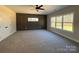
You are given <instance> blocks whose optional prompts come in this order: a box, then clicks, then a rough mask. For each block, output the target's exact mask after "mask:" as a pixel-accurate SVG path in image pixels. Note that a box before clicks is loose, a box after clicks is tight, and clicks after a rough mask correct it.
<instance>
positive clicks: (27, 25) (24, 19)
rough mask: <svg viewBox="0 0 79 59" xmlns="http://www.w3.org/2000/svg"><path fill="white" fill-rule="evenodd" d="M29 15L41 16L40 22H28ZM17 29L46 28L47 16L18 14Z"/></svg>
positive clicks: (30, 15)
mask: <svg viewBox="0 0 79 59" xmlns="http://www.w3.org/2000/svg"><path fill="white" fill-rule="evenodd" d="M28 17H33V18H34V17H36V18H39V21H38V22H28ZM16 24H17V30H33V29H46V28H47V16H46V15H36V14H23V13H17V14H16Z"/></svg>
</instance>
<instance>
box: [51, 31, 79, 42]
mask: <svg viewBox="0 0 79 59" xmlns="http://www.w3.org/2000/svg"><path fill="white" fill-rule="evenodd" d="M50 32H53V31H50ZM53 33H55V34H57V35H60V36H62V37H64V38H67V39H69V40H72V41H74V42H77V43H79V41H78V40H74V38H71V37H68V36H66V35H63V34H61V33H58V32H53Z"/></svg>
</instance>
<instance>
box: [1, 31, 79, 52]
mask: <svg viewBox="0 0 79 59" xmlns="http://www.w3.org/2000/svg"><path fill="white" fill-rule="evenodd" d="M0 52H7V53H15V52H18V53H52V52H53V53H57V52H58V53H62V52H63V53H64V52H65V53H66V52H79V44H78V43H76V42H74V41H71V40H69V39H67V38H64V37H62V36H59V35H57V34H54V33H52V32H48V31H46V30H26V31H18V32H16V33H14V34H13V35H11V36H9V37H8V38H6V39H4V40H3V41H1V42H0Z"/></svg>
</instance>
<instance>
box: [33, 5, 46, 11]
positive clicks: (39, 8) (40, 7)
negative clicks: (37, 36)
mask: <svg viewBox="0 0 79 59" xmlns="http://www.w3.org/2000/svg"><path fill="white" fill-rule="evenodd" d="M34 9H35V10H36V11H37V12H38V11H39V10H45V9H44V8H43V5H35V7H34Z"/></svg>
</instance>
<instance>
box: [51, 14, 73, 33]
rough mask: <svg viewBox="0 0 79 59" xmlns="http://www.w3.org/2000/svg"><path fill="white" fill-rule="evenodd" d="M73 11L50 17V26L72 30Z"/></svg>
mask: <svg viewBox="0 0 79 59" xmlns="http://www.w3.org/2000/svg"><path fill="white" fill-rule="evenodd" d="M73 17H74V14H73V13H69V14H66V15H62V16H54V17H52V18H51V28H57V29H62V30H67V31H71V32H72V31H73Z"/></svg>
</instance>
